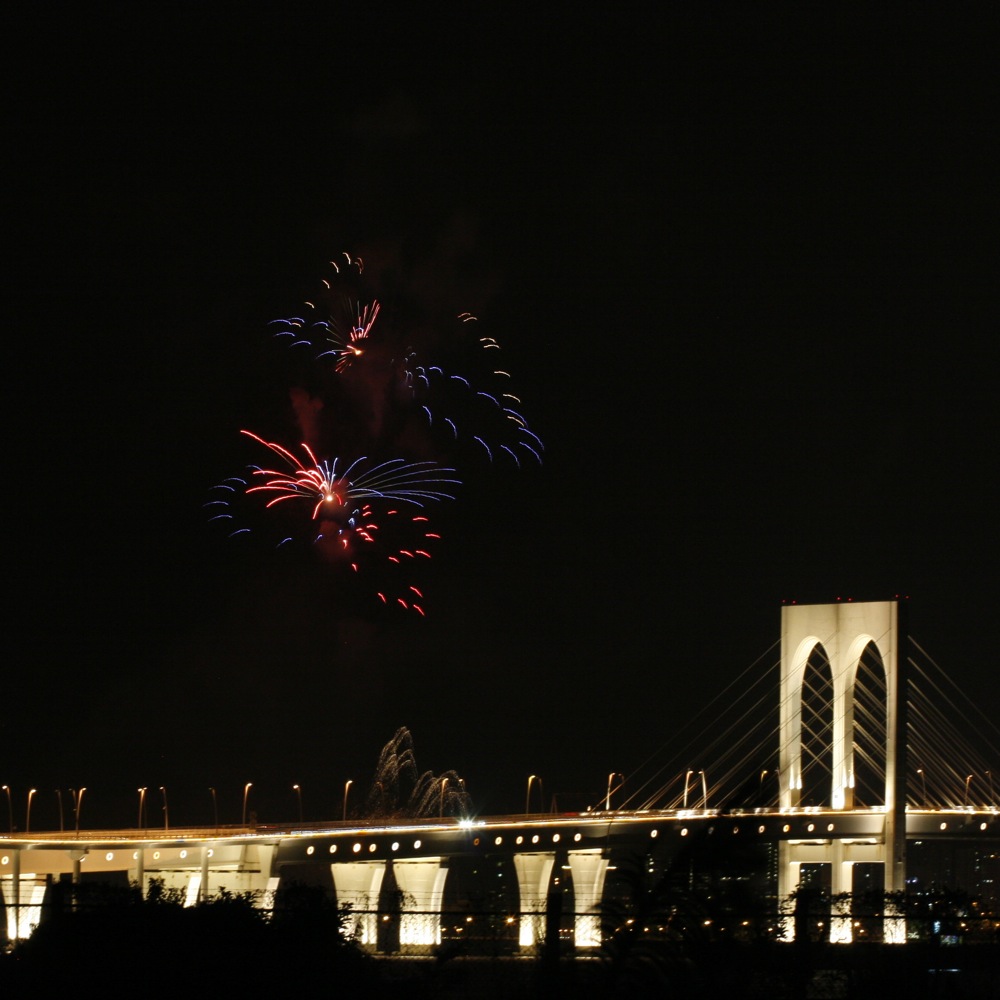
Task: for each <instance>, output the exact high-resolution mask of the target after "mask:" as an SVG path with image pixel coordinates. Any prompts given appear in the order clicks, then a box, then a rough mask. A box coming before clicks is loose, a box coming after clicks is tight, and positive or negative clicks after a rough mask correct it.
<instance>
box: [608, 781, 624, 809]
mask: <svg viewBox="0 0 1000 1000" xmlns="http://www.w3.org/2000/svg"><path fill="white" fill-rule="evenodd" d="M615 778H621V785H619V786H618V788H621V786H622V785H624V784H625V775H624V774H619V773H618V772H617V771H612V772H611V773H610V774H609V775H608V790H607V792H606V793H605V796H604V809H605V811H606V812H610V811H611V782H612V781H614V779H615ZM618 788H616V789H615V791H618Z"/></svg>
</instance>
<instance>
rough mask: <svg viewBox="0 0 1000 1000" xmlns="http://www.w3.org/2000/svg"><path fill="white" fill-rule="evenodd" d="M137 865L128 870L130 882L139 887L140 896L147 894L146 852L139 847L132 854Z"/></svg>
mask: <svg viewBox="0 0 1000 1000" xmlns="http://www.w3.org/2000/svg"><path fill="white" fill-rule="evenodd" d="M132 860H133V861H134V862H135V864H134V865H133V866H132V867H131V868H129V870H128V880H129V881H130V882H134V883H135V884H136V885H137V886H138V887H139V893H140V895H145V894H146V852H145V851H144V849H143V848H141V847H138V848H136V850H134V851H133V852H132Z"/></svg>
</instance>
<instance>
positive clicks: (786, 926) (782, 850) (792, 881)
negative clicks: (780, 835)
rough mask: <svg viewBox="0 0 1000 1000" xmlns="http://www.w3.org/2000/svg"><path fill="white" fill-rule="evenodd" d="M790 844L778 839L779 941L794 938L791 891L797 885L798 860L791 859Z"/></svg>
mask: <svg viewBox="0 0 1000 1000" xmlns="http://www.w3.org/2000/svg"><path fill="white" fill-rule="evenodd" d="M791 853H792V852H791V845H790V844H789V843H787V842H786V841H784V840H779V841H778V907H779V909H780V911H781V916H780V917H779V919H778V924H779V926H780V927H781V935H780V938H779V939H780V940H781V941H794V940H795V918H794V917H793V916H792V912H791V911H792V893H793V892H795V890H796V889H797V888H798V887H799V866H800V865H799V862H798V861H793V860H792V859H791Z"/></svg>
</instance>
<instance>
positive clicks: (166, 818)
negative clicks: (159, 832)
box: [160, 785, 170, 830]
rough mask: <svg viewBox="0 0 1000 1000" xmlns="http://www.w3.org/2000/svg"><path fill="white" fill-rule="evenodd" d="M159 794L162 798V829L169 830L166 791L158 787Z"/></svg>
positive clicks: (161, 786)
mask: <svg viewBox="0 0 1000 1000" xmlns="http://www.w3.org/2000/svg"><path fill="white" fill-rule="evenodd" d="M160 794H161V795H162V796H163V829H164V830H169V829H170V809H169V807H168V806H167V790H166V789H165V788H164V787H163V785H160Z"/></svg>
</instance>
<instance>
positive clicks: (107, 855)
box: [104, 851, 115, 861]
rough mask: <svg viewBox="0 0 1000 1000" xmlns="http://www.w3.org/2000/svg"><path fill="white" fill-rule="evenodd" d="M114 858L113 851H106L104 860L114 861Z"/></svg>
mask: <svg viewBox="0 0 1000 1000" xmlns="http://www.w3.org/2000/svg"><path fill="white" fill-rule="evenodd" d="M114 859H115V855H114V852H113V851H108V853H107V854H105V855H104V860H105V861H114Z"/></svg>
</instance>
